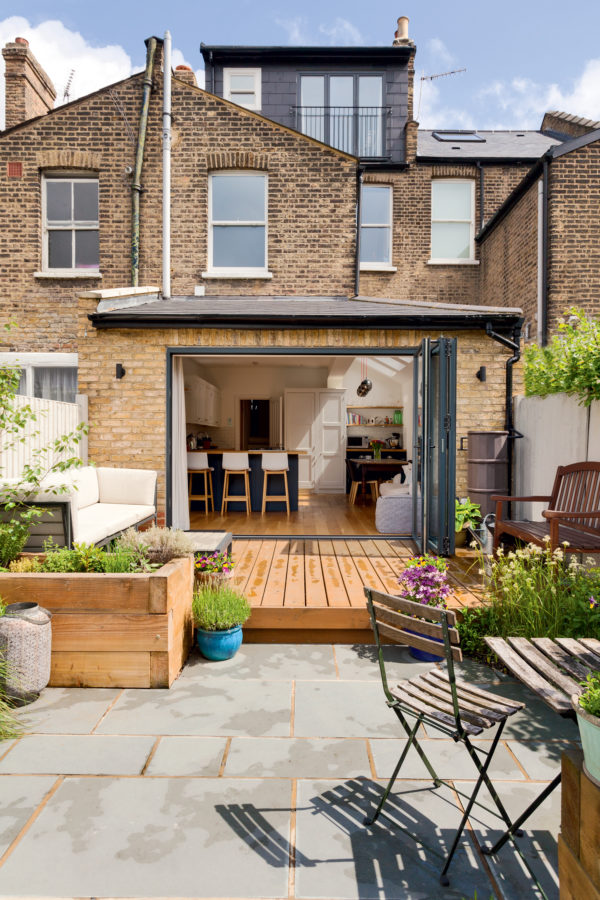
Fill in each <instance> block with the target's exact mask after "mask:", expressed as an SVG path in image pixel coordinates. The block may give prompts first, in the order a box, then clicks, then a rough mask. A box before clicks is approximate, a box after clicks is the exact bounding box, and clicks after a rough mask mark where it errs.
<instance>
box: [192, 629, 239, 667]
mask: <svg viewBox="0 0 600 900" xmlns="http://www.w3.org/2000/svg"><path fill="white" fill-rule="evenodd" d="M196 643H197V644H198V649H199V650H200V653H201V654H202V656H204V657H205V658H206V659H210V660H212V661H213V662H220V661H221V660H224V659H231V657H232V656H235V654H236V653H237V651H238V650H239V649H240V646H241V643H242V626H241V625H235V626H234V627H233V628H228V629H227V631H205V630H204V629H203V628H197V629H196Z"/></svg>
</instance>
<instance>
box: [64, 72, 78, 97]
mask: <svg viewBox="0 0 600 900" xmlns="http://www.w3.org/2000/svg"><path fill="white" fill-rule="evenodd" d="M74 76H75V69H71V71H70V72H69V77H68V78H67V83H66V84H65V89H64V91H63V103H68V102H69V100H70V99H71V85H72V84H73V78H74Z"/></svg>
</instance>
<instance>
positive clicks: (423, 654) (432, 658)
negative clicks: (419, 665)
mask: <svg viewBox="0 0 600 900" xmlns="http://www.w3.org/2000/svg"><path fill="white" fill-rule="evenodd" d="M405 630H406V631H408V632H409V633H410V634H417V635H418V636H419V637H422V638H426V639H427V640H428V641H435V643H436V644H443V643H444V642H443V641H441V640H440V639H439V638H434V637H430V636H429V635H428V634H421V632H420V631H413V629H412V628H406V629H405ZM408 652H409V653H410V655H411V656H412V658H413V659H418V660H419V662H431V663H435V662H439V661H440V659H443V658H444V653H443V652H442V654H441V655H440V656H436V655H435V654H433V653H428V652H427V650H419V648H418V647H409V648H408Z"/></svg>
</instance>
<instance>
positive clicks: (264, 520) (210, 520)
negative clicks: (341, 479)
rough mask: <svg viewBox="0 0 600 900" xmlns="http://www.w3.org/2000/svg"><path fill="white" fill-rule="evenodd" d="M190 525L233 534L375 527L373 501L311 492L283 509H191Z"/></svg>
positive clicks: (372, 529) (332, 532) (348, 531)
mask: <svg viewBox="0 0 600 900" xmlns="http://www.w3.org/2000/svg"><path fill="white" fill-rule="evenodd" d="M190 528H191V529H192V530H201V531H231V533H232V534H235V535H241V534H242V535H243V534H253V535H259V534H260V535H263V534H265V535H278V534H297V535H304V534H311V535H312V534H316V535H323V536H324V537H327V536H329V535H349V536H352V535H356V534H369V535H370V534H372V535H377V536H378V537H379V532H378V531H377V530H376V528H375V503H374V502H373V500H372V499H371V498H370V497H367V498H365V499H362V498H361V499H359V501H358V502H357V503H355V504H354V505H351V504H350V502H349V500H348V495H347V494H315V493H313V492H312V491H300V493H299V497H298V509H297V511H295V512H291V513H290V514H289V516H288V515H286V514H285V512H266V513H259V512H253V513H250V515H249V516H248V515H246V513H245V512H230V513H227V514H226V515H224V516H222V515H221V513H220V512H215V513H211V512H209V514H208V515H205V514H204V513H203V512H202V511H198V510H192V512H191V514H190Z"/></svg>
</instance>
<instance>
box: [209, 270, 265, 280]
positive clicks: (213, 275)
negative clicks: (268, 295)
mask: <svg viewBox="0 0 600 900" xmlns="http://www.w3.org/2000/svg"><path fill="white" fill-rule="evenodd" d="M201 277H202V278H209V279H213V280H214V279H217V278H220V279H222V280H225V281H227V280H230V279H232V278H245V279H246V280H248V279H249V278H254V279H259V280H261V281H269V280H270V279H271V278H272V277H273V273H272V272H267V270H266V269H233V270H232V271H231V272H224V271H221V272H218V271H215V272H203V273H202V276H201Z"/></svg>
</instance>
